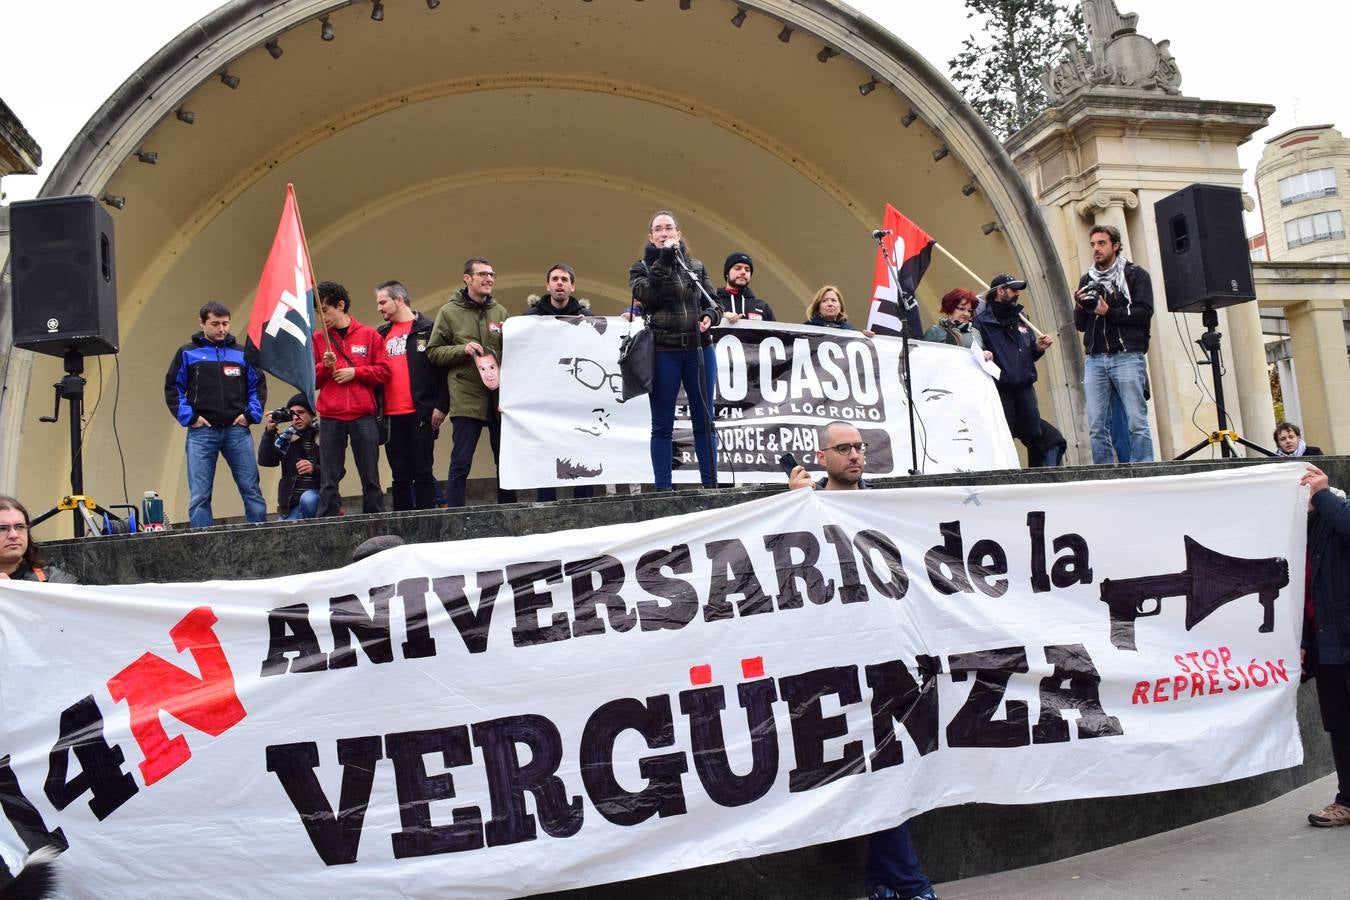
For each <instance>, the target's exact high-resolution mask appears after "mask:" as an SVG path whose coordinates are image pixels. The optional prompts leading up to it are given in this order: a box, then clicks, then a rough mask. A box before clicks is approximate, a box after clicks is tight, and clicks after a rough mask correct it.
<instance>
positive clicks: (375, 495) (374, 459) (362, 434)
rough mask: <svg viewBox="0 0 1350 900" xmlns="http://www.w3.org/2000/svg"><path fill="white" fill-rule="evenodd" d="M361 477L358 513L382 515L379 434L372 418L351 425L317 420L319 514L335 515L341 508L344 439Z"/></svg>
mask: <svg viewBox="0 0 1350 900" xmlns="http://www.w3.org/2000/svg"><path fill="white" fill-rule="evenodd" d="M348 438H350V439H351V442H352V459H354V460H355V461H356V473H357V474H358V475H360V476H361V512H363V513H378V512H384V489H383V488H381V487H380V432H379V429H378V428H376V426H375V417H374V416H362V417H361V418H359V419H353V420H351V421H350V422H344V421H341V420H339V419H319V478H320V483H319V515H321V516H335V515H337V514H338V508H339V507H340V506H341V505H342V492H341V489H340V485H341V484H342V476H344V475H346V474H347V440H348Z"/></svg>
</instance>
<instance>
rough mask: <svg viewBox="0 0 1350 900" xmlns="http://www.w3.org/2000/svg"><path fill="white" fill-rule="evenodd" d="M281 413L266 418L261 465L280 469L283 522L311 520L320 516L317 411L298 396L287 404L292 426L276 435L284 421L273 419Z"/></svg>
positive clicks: (279, 507) (279, 505)
mask: <svg viewBox="0 0 1350 900" xmlns="http://www.w3.org/2000/svg"><path fill="white" fill-rule="evenodd" d="M280 412H282V410H277V411H276V413H269V414H267V415H266V416H264V417H263V436H262V440H261V441H260V442H259V443H258V465H260V466H265V467H267V468H275V467H277V466H280V467H281V481H279V482H278V483H277V512H278V513H279V514H280V516H281V518H282V519H289V520H294V519H312V518H314V517H315V516H316V515H318V513H319V429H318V427H317V426H316V425H315V424H314V407H312V406H310V405H309V398H307V397H306V396H305V395H304V394H296V395H295V396H294V397H292V398H291V399H290V400H289V401H287V403H286V409H285V412H287V413H289V414H290V420H291V424H289V425H287V426H286V428H285V430H284V431H282V432H281V434H277V426H279V425H280V424H281V421H278V419H277V418H275V417H274V416H276V415H277V413H280ZM282 421H284V420H282Z"/></svg>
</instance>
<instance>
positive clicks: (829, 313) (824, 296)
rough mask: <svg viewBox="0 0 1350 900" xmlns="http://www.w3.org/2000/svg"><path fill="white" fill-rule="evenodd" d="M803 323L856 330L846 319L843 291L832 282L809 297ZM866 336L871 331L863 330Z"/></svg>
mask: <svg viewBox="0 0 1350 900" xmlns="http://www.w3.org/2000/svg"><path fill="white" fill-rule="evenodd" d="M802 324H803V325H815V326H816V327H818V328H839V329H842V330H844V331H857V330H858V329H856V328H854V327H853V325H852V324H851V323H850V322H849V320H848V314H847V313H846V312H844V292H843V291H841V290H839V288H837V287H835V286H834V285H832V284H827V285H825V286H824V287H822V288H821V289H820V290H818V291H816V295H815V296H814V297H812V298H811V302H810V303H809V304H807V306H806V321H805V322H803V323H802ZM863 334H864V335H866V336H867V337H871V336H872V332H870V331H864V332H863Z"/></svg>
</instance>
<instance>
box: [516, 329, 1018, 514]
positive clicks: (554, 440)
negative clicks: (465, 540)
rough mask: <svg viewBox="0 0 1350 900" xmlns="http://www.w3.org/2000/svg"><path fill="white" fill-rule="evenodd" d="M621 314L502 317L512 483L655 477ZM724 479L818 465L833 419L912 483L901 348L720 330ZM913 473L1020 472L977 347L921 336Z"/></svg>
mask: <svg viewBox="0 0 1350 900" xmlns="http://www.w3.org/2000/svg"><path fill="white" fill-rule="evenodd" d="M641 327H642V323H641V322H640V321H639V322H636V323H634V324H633V325H631V326H630V325H629V323H627V322H625V321H624V320H623V319H620V318H602V317H559V318H554V317H552V316H516V317H514V318H511V319H508V320H507V321H506V326H505V332H504V341H505V344H504V351H503V356H504V359H503V365H502V378H501V382H502V389H501V409H502V442H501V467H500V477H501V482H502V486H503V487H505V488H511V489H515V488H531V487H558V486H567V485H582V484H626V483H633V484H637V483H642V482H650V481H651V480H652V465H651V456H650V453H649V450H648V441H649V438H650V435H651V409H650V407H649V406H648V402H647V397H645V396H642V397H635V398H634V399H632V400H629V401H627V402H624V401H623V399H622V398H623V391H622V382H621V378H620V375H619V362H618V360H619V340H620V338H621V337H622V336H623V335H624V334H625V333H627V332H628V331H629V330H630V328H641ZM714 337H715V339H716V347H717V391H716V411H717V423H716V425H717V434H718V439H719V442H720V447H721V450H720V452H719V453H718V480H719V481H720V482H721V483H722V484H729V483H731V482H732V481H733V480H734V481H736V482H764V481H769V482H780V483H781V482H782V481H783V480H784V478H783V469H782V467H781V466H780V465H779V462H778V458H779V456H781V455H782V454H784V453H792V454H794V455H795V456H796V457H797V460H798V461H799V462H801V463H802V464H803V465H806V466H807V468H810V469H812V470H813V471H814V470H817V469H818V468H819V467H818V466H817V465H816V461H815V450H816V449H817V448H816V435H817V430H818V428H819V427H820V426H821V425H824V424H826V423H828V422H830V421H833V420H835V419H842V420H845V421H848V422H852V423H854V424H856V425H857V426H858V429H859V430H860V431H861V432H862V435H863V440H865V441H866V442H867V471H868V472H869V473H870V474H871V475H872V476H873V477H874V478H882V477H886V476H890V475H904V474H907V473H908V472H909V470H910V466H911V453H910V440H909V434H910V430H909V410H908V408H907V407H906V405H905V395H904V390H903V388H902V386H901V381H900V372H901V342H900V340H899V339H898V338H889V337H877V338H875V339H870V340H869V339H868V338H865V337H863V336H862V335H861V334H859V333H858V332H856V331H840V330H838V329H833V328H811V327H807V326H803V325H786V324H780V323H760V322H741V323H740V324H738V325H737V326H735V327H734V328H717V329H714ZM911 347H912V351H911V354H910V359H911V366H912V370H913V372H914V378H913V393H914V409H915V420H916V425H915V432H916V433H917V435H918V456H919V471H920V472H923V473H927V474H937V473H940V472H975V471H985V470H990V469H1015V468H1017V467H1018V465H1019V463H1018V460H1017V450H1016V448H1015V447H1014V446H1013V442H1012V436H1011V435H1010V434H1009V433H1008V423H1007V421H1006V420H1005V419H1004V417H1003V407H1002V406H1001V405H1000V403H999V399H998V391H997V389H996V388H995V386H994V382H993V380H992V379H991V378H990V376H989V375H988V374H987V373H986V372H985V371H984V369H983V368H981V366H980V364H979V363H978V362H977V361H976V360H975V358H974V357H973V356H972V355H971V353H970V351H968V350H963V349H961V348H958V347H949V346H946V345H944V344H932V343H926V342H924V341H914V342H913V343H912V344H911ZM674 478H675V481H676V482H684V483H693V484H697V483H698V480H699V476H698V465H697V462H696V460H695V457H694V439H693V429H692V426H691V425H690V423H689V409H688V405H687V404H686V403H685V401H684V398H683V394H681V397H680V400H679V402H678V404H677V406H676V415H675V470H674Z"/></svg>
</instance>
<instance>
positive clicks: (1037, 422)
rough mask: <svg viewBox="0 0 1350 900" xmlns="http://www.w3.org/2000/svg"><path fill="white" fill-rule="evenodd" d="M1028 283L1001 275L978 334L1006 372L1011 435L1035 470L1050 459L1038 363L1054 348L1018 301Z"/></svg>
mask: <svg viewBox="0 0 1350 900" xmlns="http://www.w3.org/2000/svg"><path fill="white" fill-rule="evenodd" d="M1026 286H1027V283H1026V282H1025V281H1022V280H1021V279H1019V278H1014V277H1013V276H1011V275H996V276H994V280H993V281H991V282H990V283H989V291H988V292H987V293H986V294H985V295H984V299H985V304H984V309H982V310H980V312H979V313H978V314H977V315H976V316H975V322H974V325H975V328H976V329H977V330H978V331H979V332H980V337H981V338H983V342H984V349H986V350H988V351H989V352H991V353H993V354H994V364H995V365H997V366H998V367H999V369H1000V370H1001V372H1000V374H999V377H998V398H999V400H1001V401H1003V415H1004V417H1005V418H1007V420H1008V430H1010V431H1011V432H1012V436H1013V437H1015V438H1017V439H1018V440H1019V441H1021V442H1022V444H1023V445H1024V446H1025V447H1026V448H1027V459H1028V461H1029V462H1030V464H1031V465H1040V464H1042V461H1043V460H1044V459H1045V448H1044V446H1043V444H1044V439H1043V438H1042V435H1041V407H1040V404H1039V403H1038V402H1037V400H1036V361H1037V360H1039V359H1040V358H1041V357H1042V356H1044V355H1045V351H1046V350H1047V349H1048V348H1049V347H1050V345H1051V344H1053V343H1054V339H1053V338H1052V337H1050V335H1048V334H1043V335H1041V336H1040V337H1036V336H1035V335H1034V334H1032V331H1031V327H1030V326H1029V325H1028V324H1027V323H1026V321H1025V320H1023V319H1022V306H1021V304H1020V303H1018V302H1017V298H1018V295H1019V294H1021V292H1022V291H1023V290H1025V289H1026Z"/></svg>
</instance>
